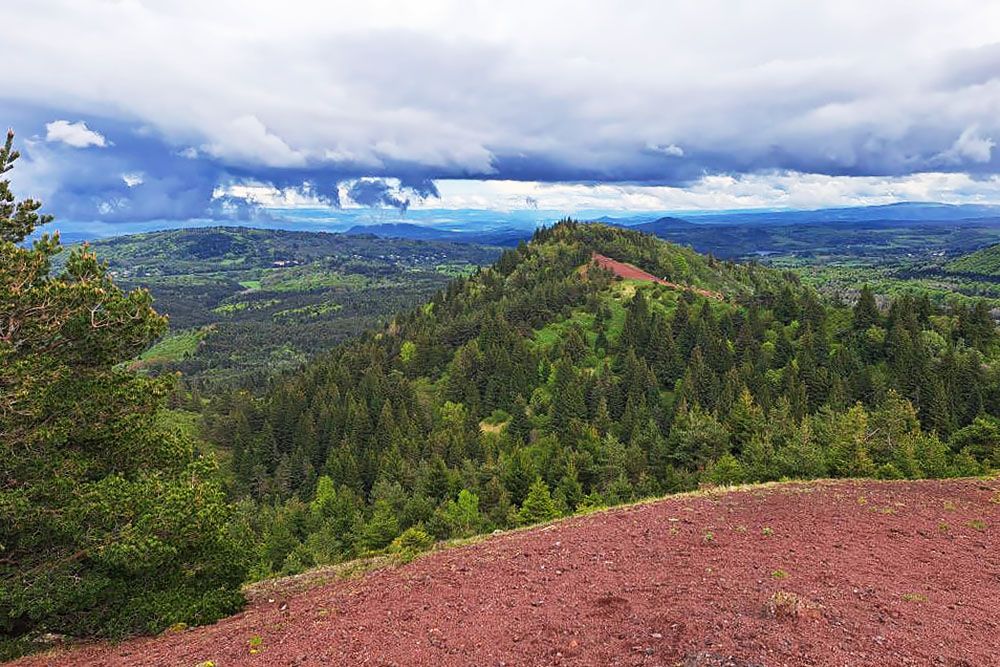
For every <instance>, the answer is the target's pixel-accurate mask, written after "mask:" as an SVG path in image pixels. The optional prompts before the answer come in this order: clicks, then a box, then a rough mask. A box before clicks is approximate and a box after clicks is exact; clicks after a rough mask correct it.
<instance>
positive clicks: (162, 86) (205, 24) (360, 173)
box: [0, 0, 1000, 224]
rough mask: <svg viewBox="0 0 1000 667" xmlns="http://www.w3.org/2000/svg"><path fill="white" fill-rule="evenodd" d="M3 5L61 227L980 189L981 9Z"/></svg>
mask: <svg viewBox="0 0 1000 667" xmlns="http://www.w3.org/2000/svg"><path fill="white" fill-rule="evenodd" d="M3 5H4V18H5V23H6V24H7V25H8V26H15V27H16V29H12V30H8V31H6V32H5V36H4V38H5V52H6V53H7V54H8V57H7V58H5V60H6V62H7V65H8V66H7V67H6V68H5V71H4V79H5V81H4V84H3V85H2V86H0V122H6V123H7V124H8V125H9V126H11V127H13V128H14V130H15V131H16V132H17V144H18V146H19V148H20V149H21V150H22V153H23V158H22V160H21V161H20V162H19V163H18V166H17V168H16V170H15V172H14V173H13V180H14V185H15V187H16V189H17V190H16V191H17V192H18V193H19V194H21V195H32V196H35V197H40V198H42V199H43V200H44V201H45V202H46V208H47V210H48V211H50V212H52V213H54V214H56V215H57V216H58V217H60V218H64V219H70V220H81V221H100V222H102V223H107V224H115V223H123V222H142V221H148V220H170V221H178V220H186V219H192V218H212V219H236V220H244V219H253V218H255V217H257V216H261V215H266V214H267V211H268V210H273V209H277V208H282V209H288V208H296V207H303V208H317V207H319V208H329V210H331V211H336V210H350V209H358V208H362V209H365V208H368V209H372V210H379V209H385V210H395V211H399V212H402V211H408V210H419V209H430V210H438V209H445V210H461V209H481V210H488V211H496V212H497V213H498V214H503V213H510V212H517V211H531V210H541V211H561V212H567V213H571V212H573V211H578V210H588V211H622V212H643V211H683V210H692V211H711V210H733V209H753V208H793V209H809V208H819V207H826V206H852V205H868V204H885V203H892V202H898V201H942V202H948V203H965V202H969V203H997V204H1000V149H998V147H997V142H998V141H1000V3H998V2H993V1H991V0H980V1H972V0H941V1H928V0H906V1H898V0H883V1H879V2H872V1H871V0H866V1H865V2H856V1H854V0H837V1H835V2H834V1H830V2H821V1H816V2H801V1H800V0H782V1H778V0H751V1H744V0H691V1H679V0H655V1H650V2H645V1H643V0H631V1H630V2H626V3H622V2H604V1H602V0H588V1H587V2H579V0H577V1H575V2H556V1H548V0H532V1H530V2H521V1H519V0H509V1H505V2H502V3H501V2H485V1H478V0H460V1H456V2H450V1H442V0H421V1H420V2H380V1H377V0H366V2H363V3H358V2H351V3H346V2H336V1H330V0H326V1H323V2H313V1H306V0H299V1H296V0H286V1H284V2H274V1H273V0H266V1H265V0H238V1H236V0H212V2H205V1H204V0H197V1H196V0H5V1H4V3H3ZM10 54H13V57H11V55H10Z"/></svg>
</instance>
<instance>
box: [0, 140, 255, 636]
mask: <svg viewBox="0 0 1000 667" xmlns="http://www.w3.org/2000/svg"><path fill="white" fill-rule="evenodd" d="M13 138H14V135H13V132H9V133H8V135H7V141H6V143H5V144H4V145H3V147H2V148H0V175H2V174H5V173H7V172H9V171H10V170H11V169H12V168H13V166H14V163H15V161H16V160H17V158H18V153H17V151H15V150H14V149H13ZM38 210H39V203H38V202H36V201H32V200H30V199H29V200H21V201H17V200H16V199H15V197H14V194H13V193H12V192H11V190H10V181H9V180H8V179H3V180H0V332H2V333H0V460H2V463H0V508H2V509H0V545H3V547H2V548H3V557H2V558H0V635H5V636H8V637H10V636H18V635H22V634H25V633H30V632H32V631H35V630H37V629H41V628H45V629H46V630H47V631H50V632H59V633H66V634H71V635H81V634H98V635H122V634H127V633H130V632H136V631H156V630H159V629H162V628H163V627H165V626H166V625H167V624H169V623H173V622H176V621H186V622H199V621H208V620H213V619H215V618H218V617H219V616H221V615H224V614H226V613H230V612H232V611H233V610H234V609H235V608H237V607H238V606H239V604H240V603H241V600H242V598H241V596H240V593H239V590H238V587H239V585H240V584H241V583H242V580H243V577H244V574H245V573H246V570H247V566H248V560H247V558H246V557H245V555H244V552H243V548H242V547H243V545H242V543H241V542H240V541H239V540H238V539H236V537H235V533H234V532H233V531H231V530H230V528H229V526H228V521H229V518H230V517H231V508H229V507H228V506H227V505H226V503H225V501H224V497H223V493H222V491H221V488H220V486H219V485H218V483H217V476H216V472H215V469H214V465H213V463H212V462H211V461H210V460H208V459H203V460H199V459H198V458H196V456H195V449H194V444H193V442H191V441H190V440H188V439H186V438H185V437H183V436H181V435H180V434H179V433H173V432H169V431H165V430H164V429H163V427H162V426H161V422H160V421H159V420H158V417H157V413H158V412H159V410H160V408H161V406H162V404H163V401H164V400H165V398H166V397H167V396H168V395H169V393H170V392H171V387H170V381H169V380H154V379H150V378H147V377H140V376H137V375H135V374H133V373H130V372H128V371H125V370H121V369H119V368H118V367H119V365H121V364H123V363H124V362H127V361H129V360H130V359H132V358H134V357H135V356H136V355H137V354H138V353H139V352H141V351H142V350H143V349H144V348H145V347H146V346H148V345H149V344H150V343H151V342H152V341H153V340H154V339H155V338H156V337H157V336H159V335H160V334H161V333H162V332H163V331H164V330H165V328H166V321H165V318H163V317H161V316H160V315H158V314H157V313H156V312H155V311H154V310H153V308H152V305H151V304H152V300H151V298H150V296H149V294H148V293H147V292H145V291H140V290H137V291H133V292H128V293H125V292H123V291H121V290H120V289H119V288H118V287H117V286H116V285H115V284H114V282H113V281H112V280H111V278H110V277H109V276H108V273H107V271H106V267H105V266H104V265H103V264H102V263H100V262H99V261H98V260H97V257H96V256H95V255H94V253H93V252H91V251H90V250H89V249H87V248H86V247H84V248H82V249H78V250H74V251H73V252H72V253H70V256H69V258H68V259H67V260H66V263H65V267H64V268H63V269H62V270H61V272H60V273H59V274H57V275H53V274H52V273H51V271H50V267H51V260H52V258H53V257H54V256H55V255H57V254H58V253H59V252H60V251H61V246H60V244H59V239H58V236H49V235H43V236H42V237H41V238H39V239H38V240H36V241H35V242H34V243H33V244H32V246H31V247H30V248H28V247H24V246H22V245H19V244H20V243H22V242H23V241H25V239H26V238H27V237H28V235H30V234H31V233H32V232H33V231H34V230H35V228H36V227H38V226H39V225H42V224H44V223H46V222H48V221H49V220H50V217H49V216H44V215H40V214H39V213H38Z"/></svg>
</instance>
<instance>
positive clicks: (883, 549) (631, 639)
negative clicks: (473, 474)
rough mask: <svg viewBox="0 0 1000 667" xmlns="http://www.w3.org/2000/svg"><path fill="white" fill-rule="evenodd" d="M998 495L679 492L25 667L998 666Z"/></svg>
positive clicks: (872, 490) (793, 488) (825, 485)
mask: <svg viewBox="0 0 1000 667" xmlns="http://www.w3.org/2000/svg"><path fill="white" fill-rule="evenodd" d="M998 501H1000V481H997V480H993V481H988V482H984V481H980V480H956V481H926V482H881V483H880V482H838V483H833V482H819V483H813V484H792V485H783V486H773V487H768V488H764V489H753V490H749V491H741V492H733V493H729V494H719V495H709V496H705V495H703V496H696V497H679V498H672V499H667V500H663V501H660V502H657V503H652V504H647V505H640V506H636V507H632V508H627V509H622V510H614V511H610V512H606V513H601V514H597V515H592V516H589V517H580V518H574V519H570V520H567V521H563V522H560V523H557V524H553V525H551V526H548V527H545V528H540V529H535V530H531V531H526V532H519V533H514V534H509V535H503V536H497V537H493V538H490V539H487V540H486V541H484V542H481V543H479V544H476V545H472V546H467V547H463V548H458V549H452V550H448V551H442V552H438V553H436V554H433V555H430V556H427V557H425V558H421V559H419V560H417V561H415V562H413V563H410V564H409V565H406V566H403V567H400V568H395V569H387V570H380V571H377V572H372V573H369V574H368V575H365V576H364V577H362V578H360V579H356V580H345V581H339V582H336V583H333V584H329V585H326V586H323V587H320V588H316V589H313V590H309V591H306V592H303V593H298V594H293V595H290V596H289V597H287V598H279V599H274V601H273V602H268V601H266V600H264V601H261V602H258V603H254V604H253V605H251V606H250V607H249V608H248V609H247V610H246V611H245V612H243V613H241V614H239V615H237V616H234V617H232V618H229V619H226V620H224V621H222V622H220V623H217V624H216V625H213V626H210V627H205V628H197V629H192V630H188V631H185V632H181V633H178V634H174V635H166V636H161V637H156V638H151V639H140V640H135V641H132V642H129V643H126V644H123V645H119V646H93V647H87V648H83V649H77V650H75V651H73V652H69V653H62V654H52V655H50V656H48V657H44V656H36V657H35V658H33V659H29V660H26V661H23V662H22V663H20V664H22V665H41V664H58V665H187V666H188V667H194V666H195V665H198V664H199V663H202V662H203V661H208V660H211V661H212V662H214V664H215V665H216V666H217V667H228V666H230V665H432V666H434V667H447V666H451V665H701V666H710V665H732V666H743V667H746V666H749V665H767V666H768V667H771V666H781V665H789V666H800V665H840V666H843V665H951V666H959V665H996V664H997V660H998V657H997V656H1000V627H998V625H1000V616H998V615H997V614H996V601H997V599H998V598H1000V504H997V503H998ZM257 637H259V646H256V648H255V650H256V652H253V653H252V652H251V650H252V649H251V645H252V644H257V640H256V639H255V638H257ZM727 660H728V661H727Z"/></svg>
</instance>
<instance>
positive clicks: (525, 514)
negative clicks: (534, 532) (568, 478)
mask: <svg viewBox="0 0 1000 667" xmlns="http://www.w3.org/2000/svg"><path fill="white" fill-rule="evenodd" d="M558 516H559V510H558V509H557V508H556V504H555V501H553V500H552V495H551V494H550V493H549V487H548V485H547V484H546V483H545V482H543V481H542V479H541V478H540V477H538V478H536V479H535V481H534V482H533V483H532V484H531V488H530V489H528V495H527V496H526V497H525V499H524V502H523V503H522V504H521V509H520V510H518V512H517V521H518V523H520V524H521V525H522V526H527V525H530V524H533V523H541V522H543V521H551V520H552V519H555V518H557V517H558Z"/></svg>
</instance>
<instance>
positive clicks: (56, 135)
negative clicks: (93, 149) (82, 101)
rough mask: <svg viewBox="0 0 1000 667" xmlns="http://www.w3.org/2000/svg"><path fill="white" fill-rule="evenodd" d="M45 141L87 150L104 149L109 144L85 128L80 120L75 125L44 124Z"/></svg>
mask: <svg viewBox="0 0 1000 667" xmlns="http://www.w3.org/2000/svg"><path fill="white" fill-rule="evenodd" d="M45 140H46V141H58V142H62V143H64V144H66V145H67V146H72V147H73V148H87V147H88V146H97V147H98V148H104V147H106V146H108V145H109V144H110V143H111V142H109V141H108V140H107V139H105V138H104V135H102V134H101V133H100V132H96V131H94V130H92V129H90V128H89V127H87V124H86V123H85V122H83V121H82V120H80V121H77V122H75V123H71V122H69V121H68V120H54V121H52V122H51V123H46V124H45Z"/></svg>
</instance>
